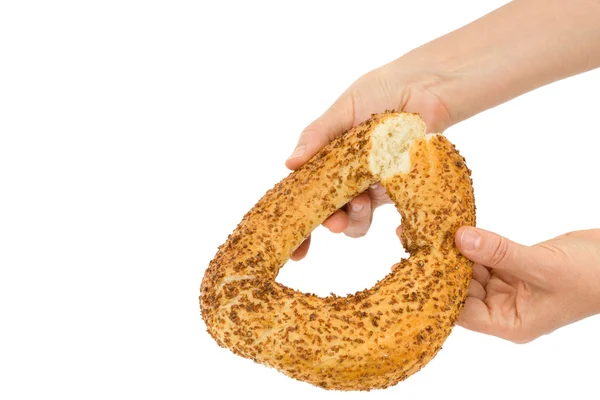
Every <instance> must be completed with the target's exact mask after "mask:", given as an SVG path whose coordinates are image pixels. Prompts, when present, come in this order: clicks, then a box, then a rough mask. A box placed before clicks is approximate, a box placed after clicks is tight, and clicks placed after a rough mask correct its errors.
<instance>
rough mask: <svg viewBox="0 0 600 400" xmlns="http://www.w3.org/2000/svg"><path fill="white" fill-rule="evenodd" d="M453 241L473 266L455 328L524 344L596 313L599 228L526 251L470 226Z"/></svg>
mask: <svg viewBox="0 0 600 400" xmlns="http://www.w3.org/2000/svg"><path fill="white" fill-rule="evenodd" d="M455 239H456V245H457V247H458V249H459V250H460V251H461V253H462V254H463V255H465V256H466V257H467V258H469V259H471V260H472V261H474V262H475V264H474V266H473V280H472V283H471V287H470V288H469V293H468V298H467V302H466V304H465V308H464V309H463V311H462V313H461V314H460V316H459V318H458V324H459V325H460V326H463V327H465V328H467V329H471V330H474V331H477V332H482V333H486V334H489V335H494V336H498V337H501V338H503V339H507V340H510V341H513V342H515V343H527V342H530V341H532V340H534V339H536V338H538V337H540V336H542V335H544V334H547V333H550V332H552V331H554V330H555V329H558V328H560V327H562V326H565V325H568V324H570V323H572V322H575V321H578V320H581V319H583V318H586V317H589V316H591V315H594V314H597V313H600V229H593V230H587V231H578V232H572V233H567V234H564V235H562V236H559V237H557V238H554V239H551V240H548V241H546V242H542V243H539V244H536V245H534V246H530V247H529V246H523V245H520V244H517V243H514V242H511V241H509V240H508V239H505V238H503V237H501V236H499V235H496V234H494V233H491V232H487V231H484V230H482V229H477V228H472V227H462V228H460V229H459V230H458V231H457V232H456V238H455Z"/></svg>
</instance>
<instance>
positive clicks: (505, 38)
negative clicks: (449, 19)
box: [399, 0, 600, 125]
mask: <svg viewBox="0 0 600 400" xmlns="http://www.w3.org/2000/svg"><path fill="white" fill-rule="evenodd" d="M399 61H401V62H400V63H399V64H401V65H402V64H404V66H405V67H406V65H408V66H410V67H409V68H416V69H421V71H422V72H425V73H426V74H427V73H431V78H430V79H429V81H427V79H425V81H426V82H427V83H426V85H429V86H430V87H429V88H428V89H431V90H432V91H433V92H435V93H436V94H437V95H438V96H439V97H440V100H441V101H442V102H443V103H444V105H445V106H446V108H447V111H448V113H449V114H450V115H449V117H450V118H449V124H450V125H452V124H455V123H457V122H459V121H462V120H464V119H466V118H469V117H471V116H473V115H475V114H477V113H479V112H481V111H483V110H486V109H488V108H491V107H494V106H496V105H498V104H501V103H503V102H506V101H508V100H510V99H512V98H514V97H517V96H519V95H521V94H523V93H526V92H528V91H531V90H533V89H535V88H538V87H540V86H543V85H546V84H548V83H551V82H554V81H557V80H560V79H563V78H566V77H568V76H571V75H575V74H578V73H582V72H585V71H588V70H591V69H594V68H596V67H598V66H600V1H598V0H515V1H513V2H511V3H509V4H507V5H505V6H503V7H501V8H499V9H498V10H496V11H494V12H492V13H490V14H488V15H486V16H484V17H482V18H481V19H479V20H476V21H474V22H472V23H471V24H469V25H466V26H464V27H462V28H460V29H458V30H456V31H454V32H451V33H449V34H447V35H445V36H442V37H440V38H439V39H436V40H434V41H432V42H430V43H427V44H425V45H423V46H421V47H419V48H417V49H415V50H413V51H412V52H410V53H408V54H406V55H405V56H403V57H402V58H401V59H400V60H399Z"/></svg>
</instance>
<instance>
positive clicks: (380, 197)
mask: <svg viewBox="0 0 600 400" xmlns="http://www.w3.org/2000/svg"><path fill="white" fill-rule="evenodd" d="M368 192H369V197H370V198H371V207H372V209H373V210H374V209H376V208H377V207H379V206H381V205H384V204H391V203H392V200H390V198H389V196H388V195H387V192H386V190H385V187H383V186H382V185H381V184H379V183H375V184H373V185H371V187H370V188H369V190H368Z"/></svg>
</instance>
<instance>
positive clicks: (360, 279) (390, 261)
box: [276, 205, 408, 297]
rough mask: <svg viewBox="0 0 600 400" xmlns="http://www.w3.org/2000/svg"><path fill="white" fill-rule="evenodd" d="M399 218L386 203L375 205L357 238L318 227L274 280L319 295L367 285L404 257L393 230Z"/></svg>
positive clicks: (375, 280)
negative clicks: (298, 256) (365, 230)
mask: <svg viewBox="0 0 600 400" xmlns="http://www.w3.org/2000/svg"><path fill="white" fill-rule="evenodd" d="M399 222H400V216H399V214H398V212H397V211H396V209H395V208H394V207H393V206H391V205H386V206H383V207H379V208H378V209H377V211H376V212H375V215H374V218H373V223H372V225H371V228H370V229H369V232H368V233H367V234H366V235H365V236H363V237H361V238H358V239H354V238H350V237H347V236H345V235H344V234H332V233H331V232H329V230H327V229H326V228H323V227H319V228H317V229H316V230H315V231H314V232H313V234H312V239H311V244H310V249H309V251H308V254H307V255H306V257H305V258H304V259H303V260H301V261H299V262H294V261H288V263H287V264H285V265H284V266H283V267H282V268H281V269H280V271H279V274H278V276H277V278H276V281H277V282H279V283H281V284H282V285H285V286H288V287H291V288H293V289H296V290H299V291H301V292H305V293H314V294H315V295H317V296H319V297H327V296H329V295H330V294H331V293H333V294H335V295H337V296H346V295H348V294H354V293H356V292H357V291H361V290H363V289H368V288H371V287H373V286H374V285H375V284H376V283H377V282H378V281H380V280H381V279H383V278H384V277H385V276H386V275H388V274H389V273H391V267H392V265H394V264H396V263H398V262H399V261H400V260H401V259H402V258H407V257H408V254H407V253H406V252H405V251H404V248H403V247H402V244H401V242H400V239H399V238H398V236H396V233H395V232H396V228H397V227H398V225H399Z"/></svg>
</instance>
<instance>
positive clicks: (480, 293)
mask: <svg viewBox="0 0 600 400" xmlns="http://www.w3.org/2000/svg"><path fill="white" fill-rule="evenodd" d="M467 295H468V296H469V297H475V298H476V299H479V300H481V301H483V300H485V297H486V295H487V293H486V291H485V289H484V288H483V286H482V285H481V283H479V282H477V281H476V280H474V279H472V280H471V285H470V286H469V291H468V292H467Z"/></svg>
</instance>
